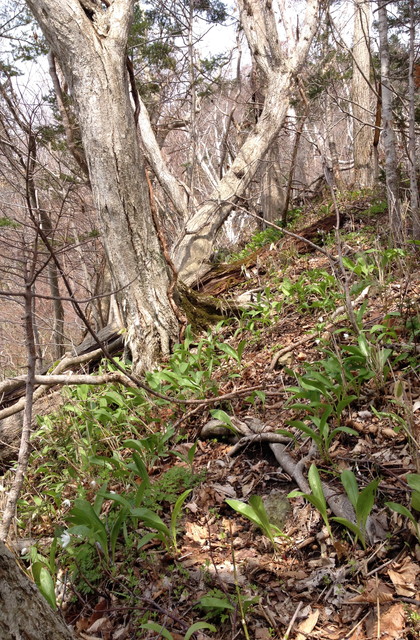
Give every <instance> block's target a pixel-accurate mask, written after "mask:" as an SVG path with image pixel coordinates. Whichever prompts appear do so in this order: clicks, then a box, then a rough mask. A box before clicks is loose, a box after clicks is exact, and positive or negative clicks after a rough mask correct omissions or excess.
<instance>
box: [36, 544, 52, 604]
mask: <svg viewBox="0 0 420 640" xmlns="http://www.w3.org/2000/svg"><path fill="white" fill-rule="evenodd" d="M56 552H57V540H56V539H54V540H53V543H52V545H51V547H50V552H49V557H48V558H45V557H44V556H43V555H41V554H40V553H39V551H38V550H37V549H36V547H31V549H30V559H31V571H32V576H33V579H34V581H35V584H36V586H37V587H38V589H39V590H40V592H41V593H42V595H43V596H44V598H45V600H46V601H47V602H48V604H49V605H50V607H52V609H57V598H56V594H55V578H56V575H57V567H56V561H55V556H56Z"/></svg>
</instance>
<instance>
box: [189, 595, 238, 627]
mask: <svg viewBox="0 0 420 640" xmlns="http://www.w3.org/2000/svg"><path fill="white" fill-rule="evenodd" d="M231 600H232V598H231V597H229V598H228V597H227V596H226V594H224V593H223V591H221V590H220V589H212V590H211V591H209V592H208V593H207V594H206V595H205V596H202V597H201V598H200V600H199V602H198V603H197V604H196V607H197V608H198V609H202V610H203V611H205V613H206V615H205V618H206V619H210V620H211V619H215V618H217V619H219V620H220V621H221V622H224V620H226V618H228V616H229V612H231V611H234V609H235V607H234V605H233V604H232V601H231Z"/></svg>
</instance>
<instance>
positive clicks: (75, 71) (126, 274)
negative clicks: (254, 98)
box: [27, 0, 320, 371]
mask: <svg viewBox="0 0 420 640" xmlns="http://www.w3.org/2000/svg"><path fill="white" fill-rule="evenodd" d="M27 4H28V5H29V7H30V8H31V10H32V11H33V13H34V15H35V17H36V19H37V21H38V22H39V24H40V26H41V28H42V30H43V31H44V34H45V36H46V38H47V40H48V42H49V43H50V45H51V48H52V50H53V53H54V55H55V56H56V58H57V59H58V60H59V62H60V66H61V68H62V71H63V72H64V75H65V77H66V80H67V82H68V84H69V87H70V92H71V95H72V98H73V100H74V102H75V105H76V109H77V116H78V120H79V125H80V129H81V135H82V141H83V147H84V152H85V157H86V162H87V165H88V168H89V176H90V182H91V185H92V190H93V195H94V199H95V202H96V206H97V208H98V213H99V218H100V222H101V230H102V235H103V239H104V244H105V249H106V253H107V258H108V262H109V265H110V269H111V273H112V277H113V286H114V288H115V289H118V290H120V291H121V294H120V298H121V302H122V305H121V306H122V310H123V315H124V318H125V324H126V330H127V333H126V335H127V341H128V343H129V346H130V348H131V352H132V355H133V362H134V365H135V368H136V370H137V371H141V370H142V369H145V368H146V369H150V368H152V367H153V366H154V365H155V364H156V362H157V361H158V359H159V358H160V357H161V355H162V354H167V353H168V352H169V350H170V348H171V344H172V343H173V341H174V340H176V339H177V328H178V323H177V318H176V313H175V311H174V308H173V304H172V303H171V301H170V300H169V297H170V296H169V295H168V292H169V291H172V289H173V287H172V285H171V279H173V278H174V277H175V275H174V274H173V275H172V276H171V275H170V273H169V272H168V268H167V266H166V263H165V260H164V258H163V252H162V251H163V250H162V248H161V247H160V246H159V240H158V233H157V230H156V229H155V226H154V221H153V217H152V211H151V207H150V202H149V189H148V184H147V181H146V177H145V173H144V166H143V158H142V154H141V151H140V147H139V144H138V140H137V137H136V131H135V126H134V125H135V121H134V117H133V108H132V104H131V101H130V95H129V87H130V85H129V76H128V74H127V70H126V46H127V37H128V31H129V26H130V21H131V18H132V11H133V5H134V2H133V0H114V1H113V2H111V1H110V2H107V3H101V2H96V1H95V0H66V1H64V0H59V1H58V2H57V0H39V1H37V2H35V0H27ZM306 5H307V9H306V22H305V25H304V26H303V28H302V29H301V31H300V35H299V38H298V39H297V40H296V42H295V47H294V48H293V50H291V51H290V52H289V55H288V56H286V55H284V52H283V51H282V49H281V47H280V45H279V36H278V33H277V26H276V18H275V13H274V11H273V9H272V7H271V5H270V7H268V6H267V5H265V4H264V3H263V2H262V0H251V1H250V2H247V3H242V0H239V7H240V12H241V22H242V24H243V27H244V30H245V33H246V35H247V38H248V42H249V44H250V48H251V51H252V54H253V56H254V58H255V60H256V63H257V65H258V66H259V67H260V68H261V71H262V73H263V74H264V75H265V77H266V78H267V87H268V92H267V99H266V101H265V104H264V108H263V112H262V114H261V117H260V119H259V121H258V122H257V123H256V125H255V128H254V130H253V131H252V132H251V133H250V135H249V137H248V139H247V140H246V142H245V143H244V145H243V146H242V148H241V150H240V151H239V153H238V155H237V157H236V159H235V161H234V162H233V164H232V166H231V168H230V170H229V171H228V172H227V173H226V174H225V175H224V176H223V178H222V180H221V181H220V183H219V184H218V187H217V189H216V190H215V191H214V192H213V193H212V194H211V195H210V197H209V198H208V199H207V201H206V202H205V203H204V204H203V205H201V206H200V207H197V208H196V207H195V206H194V207H192V209H193V210H194V211H195V213H194V215H193V216H192V217H191V219H190V220H189V221H187V222H186V224H185V229H184V233H183V235H182V238H181V239H180V240H179V241H178V242H177V244H176V245H175V248H174V252H173V262H174V264H175V268H176V270H177V271H178V272H179V274H180V277H181V278H182V279H183V280H184V281H186V283H187V284H188V283H190V282H192V281H193V280H195V279H196V278H197V276H199V275H200V273H202V271H203V268H206V267H205V264H206V261H207V259H208V258H209V256H210V252H211V248H212V245H213V241H214V237H215V234H216V232H217V230H218V229H219V228H220V226H221V224H222V223H223V222H224V220H225V219H226V217H227V216H228V215H229V212H230V211H231V209H232V206H233V205H234V204H235V201H236V200H237V199H238V198H239V197H240V196H241V194H242V193H243V192H244V190H245V189H246V187H247V186H248V184H249V182H250V180H251V179H252V176H253V175H254V174H255V172H256V170H257V168H258V166H259V162H260V160H261V158H263V157H264V155H265V153H266V152H267V150H268V149H269V148H270V145H271V143H272V142H273V140H274V137H275V136H276V135H277V133H278V131H279V129H280V127H281V125H282V124H283V122H284V118H285V116H286V112H287V108H288V106H289V100H290V95H291V92H292V88H293V83H294V78H295V75H296V73H297V72H298V70H299V68H300V67H301V65H302V64H303V61H304V59H305V57H306V54H307V52H308V49H309V46H310V44H311V41H312V37H313V35H314V33H315V30H316V26H317V17H318V11H319V5H320V1H319V0H308V1H307V3H306ZM133 95H134V101H135V103H136V104H137V109H136V115H137V114H139V126H140V129H141V132H142V139H143V144H144V146H145V148H146V151H147V157H148V160H149V162H150V163H151V165H152V167H153V170H154V172H155V174H156V175H157V177H158V179H159V180H160V182H161V184H162V186H163V187H164V189H165V190H166V192H167V193H168V195H169V197H170V198H171V200H172V202H173V203H174V205H175V207H177V208H178V209H181V210H182V211H183V212H184V215H185V213H186V212H187V211H188V197H187V195H186V193H185V190H184V189H183V187H182V185H180V184H179V183H178V182H177V181H176V180H175V179H174V177H173V176H172V174H171V173H170V172H169V171H168V169H167V167H166V164H165V162H164V161H163V157H162V154H161V152H160V149H159V147H158V144H157V141H156V138H155V136H154V134H153V130H152V128H151V125H150V120H149V119H148V117H147V112H146V109H145V107H144V105H142V103H141V102H140V101H139V99H138V96H137V93H136V92H134V94H133ZM189 197H191V194H189ZM190 208H191V207H190Z"/></svg>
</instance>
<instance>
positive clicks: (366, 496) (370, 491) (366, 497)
mask: <svg viewBox="0 0 420 640" xmlns="http://www.w3.org/2000/svg"><path fill="white" fill-rule="evenodd" d="M378 485H379V478H377V479H376V480H372V482H370V483H369V484H368V485H367V487H365V488H364V489H363V490H362V491H361V492H360V495H359V498H358V500H357V505H356V518H357V522H358V523H359V525H361V527H362V528H363V529H364V528H365V525H366V521H367V519H368V516H369V514H370V512H371V511H372V508H373V505H374V504H375V495H376V490H377V488H378Z"/></svg>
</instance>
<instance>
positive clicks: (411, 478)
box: [407, 473, 420, 492]
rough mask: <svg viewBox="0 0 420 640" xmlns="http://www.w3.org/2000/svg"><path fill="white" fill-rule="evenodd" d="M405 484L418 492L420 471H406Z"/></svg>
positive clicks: (419, 488) (419, 489)
mask: <svg viewBox="0 0 420 640" xmlns="http://www.w3.org/2000/svg"><path fill="white" fill-rule="evenodd" d="M407 484H408V486H409V487H411V489H414V491H419V492H420V473H408V474H407Z"/></svg>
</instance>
